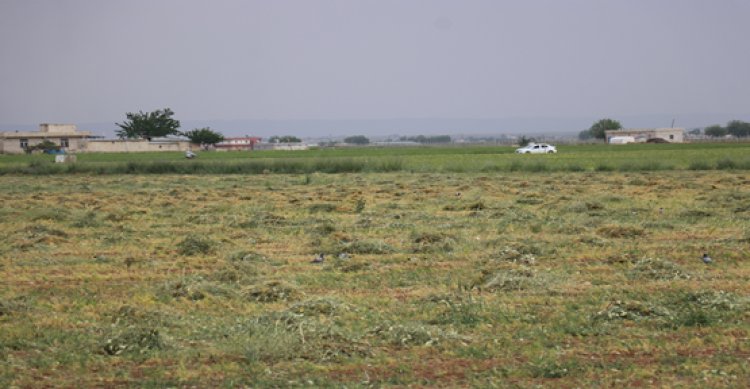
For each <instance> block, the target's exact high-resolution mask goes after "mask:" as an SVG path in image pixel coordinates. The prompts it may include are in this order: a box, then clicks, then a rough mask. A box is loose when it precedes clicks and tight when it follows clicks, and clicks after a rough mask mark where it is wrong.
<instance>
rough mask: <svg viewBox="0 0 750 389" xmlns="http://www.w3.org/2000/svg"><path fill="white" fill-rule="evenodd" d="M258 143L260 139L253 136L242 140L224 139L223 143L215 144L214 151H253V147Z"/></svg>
mask: <svg viewBox="0 0 750 389" xmlns="http://www.w3.org/2000/svg"><path fill="white" fill-rule="evenodd" d="M260 141H261V138H258V137H254V136H246V137H243V138H224V140H223V141H221V142H219V143H217V144H216V150H225V151H230V150H231V151H235V150H254V149H255V145H256V144H258V143H260Z"/></svg>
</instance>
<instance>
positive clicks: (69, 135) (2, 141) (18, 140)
mask: <svg viewBox="0 0 750 389" xmlns="http://www.w3.org/2000/svg"><path fill="white" fill-rule="evenodd" d="M91 136H92V134H91V131H78V129H77V128H76V126H75V124H50V123H43V124H40V125H39V131H6V132H0V154H23V153H26V152H27V151H28V150H29V148H31V147H34V146H36V145H38V144H39V143H42V142H44V141H45V140H47V141H50V142H53V143H54V144H56V145H58V146H60V147H61V148H62V149H63V150H65V151H72V152H76V151H81V149H82V148H83V147H85V144H86V140H87V139H88V138H90V137H91Z"/></svg>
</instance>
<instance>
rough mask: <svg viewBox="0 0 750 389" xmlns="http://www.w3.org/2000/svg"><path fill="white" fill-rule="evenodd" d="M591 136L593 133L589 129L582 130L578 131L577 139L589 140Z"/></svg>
mask: <svg viewBox="0 0 750 389" xmlns="http://www.w3.org/2000/svg"><path fill="white" fill-rule="evenodd" d="M593 137H594V135H593V134H592V133H591V130H583V131H581V132H579V133H578V139H580V140H589V139H591V138H593Z"/></svg>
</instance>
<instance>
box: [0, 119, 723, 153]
mask: <svg viewBox="0 0 750 389" xmlns="http://www.w3.org/2000/svg"><path fill="white" fill-rule="evenodd" d="M706 138H708V137H707V136H706V135H705V134H703V133H702V132H701V131H699V130H697V129H696V130H692V131H687V132H686V131H685V129H683V128H647V129H619V130H609V131H606V138H605V139H604V141H606V142H607V143H611V144H627V143H646V142H649V143H683V142H685V141H690V140H701V139H706ZM528 139H531V138H526V137H518V136H514V135H500V136H453V137H451V136H447V135H442V136H427V137H425V136H422V135H420V136H416V137H406V136H396V135H394V136H388V137H383V138H380V139H377V140H375V141H370V139H368V138H366V137H364V136H352V137H348V138H343V139H331V138H325V139H311V140H305V141H303V140H301V139H298V138H296V137H293V136H285V137H281V138H279V137H272V138H270V139H269V140H268V141H266V142H263V139H262V138H260V137H254V136H244V137H227V138H223V140H221V141H220V142H217V143H215V144H210V145H205V144H204V145H201V144H195V143H192V142H191V141H190V139H188V138H187V137H185V136H182V135H168V136H163V137H151V138H141V139H138V138H124V139H119V138H118V139H104V138H103V137H101V136H96V135H94V134H93V133H92V132H91V131H85V130H79V129H78V128H77V127H76V126H75V125H74V124H51V123H43V124H40V125H39V129H38V130H37V131H6V132H0V154H24V153H34V152H42V151H43V149H44V147H43V146H45V145H49V146H51V147H52V148H54V149H55V150H59V151H60V152H67V153H128V152H158V151H179V152H186V151H190V150H200V149H204V150H215V151H252V150H306V149H309V148H310V147H331V146H363V145H371V146H394V147H396V146H409V145H424V144H449V143H452V144H472V143H475V144H507V145H512V144H517V143H519V140H528ZM714 139H715V137H714ZM533 140H535V141H555V142H558V143H573V142H580V141H581V139H578V138H571V137H567V138H566V137H549V136H547V137H537V138H536V139H533ZM592 141H593V140H592ZM599 142H600V143H601V141H599ZM40 146H41V147H40Z"/></svg>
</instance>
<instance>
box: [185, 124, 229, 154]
mask: <svg viewBox="0 0 750 389" xmlns="http://www.w3.org/2000/svg"><path fill="white" fill-rule="evenodd" d="M182 135H185V136H186V137H188V138H189V139H190V142H192V143H195V144H199V145H201V147H203V149H205V150H207V149H208V147H209V146H214V145H216V144H217V143H219V142H221V141H223V140H224V135H222V134H221V133H218V132H216V131H213V130H211V129H210V128H209V127H204V128H196V129H194V130H191V131H188V132H184V133H182Z"/></svg>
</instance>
